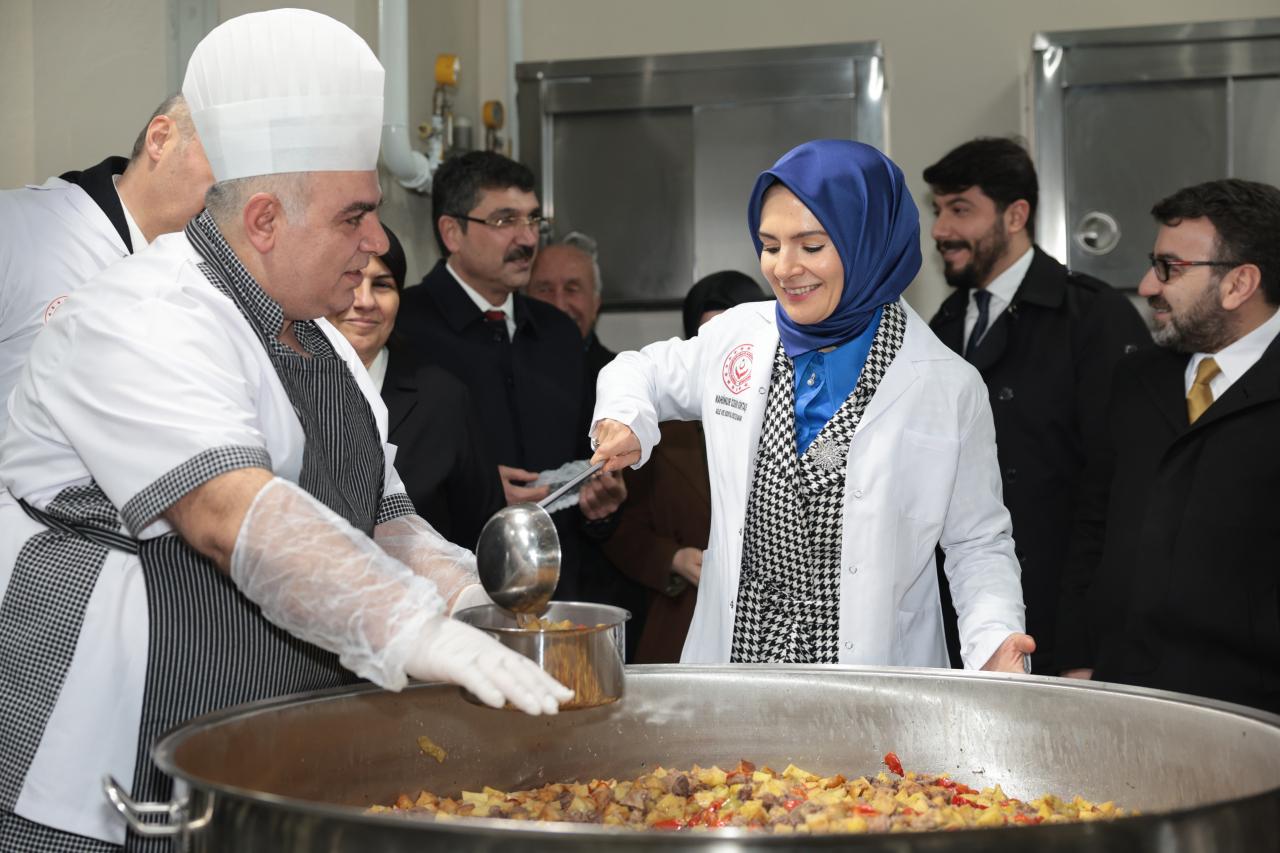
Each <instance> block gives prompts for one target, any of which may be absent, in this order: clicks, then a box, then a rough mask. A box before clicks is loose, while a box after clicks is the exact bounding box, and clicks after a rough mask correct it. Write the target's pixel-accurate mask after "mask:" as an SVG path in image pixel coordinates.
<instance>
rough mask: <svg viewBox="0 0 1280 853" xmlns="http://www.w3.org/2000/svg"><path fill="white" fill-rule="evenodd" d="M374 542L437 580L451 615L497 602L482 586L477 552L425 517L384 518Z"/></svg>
mask: <svg viewBox="0 0 1280 853" xmlns="http://www.w3.org/2000/svg"><path fill="white" fill-rule="evenodd" d="M373 541H374V542H377V543H378V546H379V547H380V548H382V550H384V551H386V552H387V553H388V554H390V555H391V556H392V557H394V558H395V559H397V560H399V561H400V562H402V563H404V564H405V565H406V566H408V567H409V568H411V569H413V573H414V574H416V575H421V576H422V577H424V578H426V579H427V580H429V581H431V582H432V583H434V584H435V585H436V593H437V594H438V595H439V596H440V597H441V598H442V599H443V600H444V602H445V605H446V611H447V612H448V613H449V614H451V615H452V614H454V613H457V612H458V611H459V610H465V609H467V608H468V607H474V606H477V605H481V604H492V603H493V601H492V599H490V598H489V595H488V593H486V592H485V591H484V587H483V586H481V585H480V574H479V572H478V571H477V570H476V556H475V554H473V553H471V552H470V551H468V550H467V549H466V548H460V547H459V546H457V545H455V544H453V543H452V542H450V541H449V540H448V539H445V538H444V537H443V536H441V535H440V534H439V533H438V532H436V529H435V528H434V527H432V526H431V525H430V524H429V523H428V522H427V520H426V519H425V518H423V517H421V516H418V515H402V516H400V517H398V518H393V519H391V520H390V521H384V522H382V523H381V524H379V525H378V526H377V527H375V528H374V529H373Z"/></svg>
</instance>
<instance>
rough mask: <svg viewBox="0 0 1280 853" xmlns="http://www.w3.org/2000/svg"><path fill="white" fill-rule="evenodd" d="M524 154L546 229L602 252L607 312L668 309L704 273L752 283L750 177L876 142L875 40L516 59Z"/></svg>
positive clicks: (879, 125) (881, 113) (879, 87)
mask: <svg viewBox="0 0 1280 853" xmlns="http://www.w3.org/2000/svg"><path fill="white" fill-rule="evenodd" d="M516 77H517V80H518V81H519V86H520V90H519V96H518V98H517V104H518V108H519V111H520V154H521V159H522V160H523V161H524V162H526V163H528V164H529V165H530V166H531V167H532V168H533V169H534V171H535V172H536V173H537V176H538V182H539V192H540V194H541V197H542V200H543V205H544V207H545V208H546V209H547V212H548V213H549V214H550V215H552V216H554V217H555V219H556V223H555V233H556V234H557V235H563V234H564V233H566V232H567V231H569V230H571V229H574V228H577V229H580V230H584V231H587V232H589V233H591V234H593V235H594V236H595V237H596V239H597V241H598V243H599V246H600V260H601V266H602V271H603V275H604V297H605V307H606V309H614V308H661V307H671V306H673V305H675V304H676V303H678V302H679V301H680V300H681V299H683V297H684V294H685V293H686V292H687V290H688V288H689V286H690V284H691V283H692V282H693V281H694V280H695V279H696V278H697V277H698V276H700V275H704V274H706V273H707V272H711V271H714V270H717V269H741V270H743V271H744V272H748V273H750V274H753V275H757V276H758V263H757V261H756V258H755V256H754V253H753V252H752V249H751V244H750V242H749V241H748V240H747V236H746V234H745V231H744V229H743V223H744V222H745V208H746V200H747V195H748V193H749V192H750V189H751V184H752V181H753V180H754V179H755V176H756V175H757V174H758V173H759V172H760V171H761V170H762V169H764V168H766V167H767V166H769V165H770V164H771V163H773V162H774V160H776V159H777V157H778V156H779V155H781V154H782V153H784V152H786V151H787V150H788V149H789V148H791V147H794V146H795V145H797V144H799V143H801V142H804V141H806V140H809V139H814V138H818V137H838V138H856V139H861V140H863V141H865V142H868V143H870V144H872V145H876V146H879V147H881V148H883V147H884V145H885V140H886V133H885V105H886V101H887V95H886V91H885V74H884V57H883V55H882V51H881V49H880V45H879V43H878V42H864V43H858V44H835V45H815V46H809V47H799V48H780V49H767V50H744V51H719V52H712V53H689V54H674V55H664V56H647V57H625V58H620V59H589V60H570V61H562V62H542V63H523V64H521V65H519V66H517V69H516Z"/></svg>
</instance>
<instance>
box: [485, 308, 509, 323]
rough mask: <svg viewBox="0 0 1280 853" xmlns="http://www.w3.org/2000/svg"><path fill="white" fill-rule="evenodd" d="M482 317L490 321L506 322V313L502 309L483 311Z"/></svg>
mask: <svg viewBox="0 0 1280 853" xmlns="http://www.w3.org/2000/svg"><path fill="white" fill-rule="evenodd" d="M484 318H485V320H487V321H489V322H490V323H506V322H507V315H506V314H505V313H503V312H502V311H496V310H495V311H486V312H484Z"/></svg>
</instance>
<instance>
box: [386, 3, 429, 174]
mask: <svg viewBox="0 0 1280 853" xmlns="http://www.w3.org/2000/svg"><path fill="white" fill-rule="evenodd" d="M378 58H379V59H380V60H381V61H382V67H383V69H385V71H386V85H385V98H384V103H383V113H382V162H383V163H384V164H385V165H386V167H387V170H388V171H390V172H391V174H392V176H393V177H395V179H396V180H397V181H398V182H399V183H400V186H402V187H404V188H406V189H410V190H413V191H414V192H420V193H429V192H431V174H432V172H434V171H435V168H436V166H438V165H439V163H432V162H431V161H430V160H429V159H428V158H427V157H426V156H425V155H423V154H422V152H420V151H415V150H414V149H413V146H412V145H410V144H409V8H408V2H407V0H378Z"/></svg>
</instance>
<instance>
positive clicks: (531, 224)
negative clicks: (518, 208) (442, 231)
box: [450, 213, 551, 231]
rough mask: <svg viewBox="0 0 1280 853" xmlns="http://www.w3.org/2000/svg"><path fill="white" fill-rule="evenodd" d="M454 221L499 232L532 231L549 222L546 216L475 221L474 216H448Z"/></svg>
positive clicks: (492, 217)
mask: <svg viewBox="0 0 1280 853" xmlns="http://www.w3.org/2000/svg"><path fill="white" fill-rule="evenodd" d="M450 216H452V217H453V218H454V219H462V220H465V221H467V222H475V223H477V224H479V225H488V226H489V227H490V228H496V229H498V230H499V231H509V230H510V229H512V228H532V229H533V230H534V231H537V230H539V229H540V228H541V227H542V223H544V222H547V223H549V222H551V219H550V218H549V217H546V216H538V215H536V214H535V215H533V216H511V215H507V216H490V217H489V218H488V219H477V218H476V217H474V216H465V215H463V214H461V213H452V214H450Z"/></svg>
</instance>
